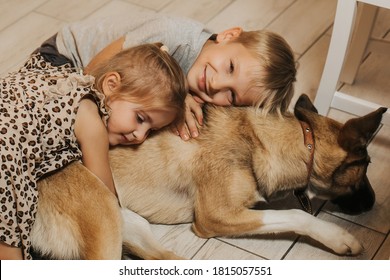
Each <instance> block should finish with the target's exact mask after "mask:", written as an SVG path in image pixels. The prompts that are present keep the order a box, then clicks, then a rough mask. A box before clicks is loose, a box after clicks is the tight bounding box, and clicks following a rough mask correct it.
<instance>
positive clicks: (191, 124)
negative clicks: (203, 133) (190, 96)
mask: <svg viewBox="0 0 390 280" xmlns="http://www.w3.org/2000/svg"><path fill="white" fill-rule="evenodd" d="M186 125H187V129H188V131H189V132H190V134H191V137H193V138H196V137H198V136H199V131H198V127H197V125H196V119H195V116H194V115H193V114H192V112H187V113H186Z"/></svg>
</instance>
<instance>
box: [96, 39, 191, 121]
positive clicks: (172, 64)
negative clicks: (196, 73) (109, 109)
mask: <svg viewBox="0 0 390 280" xmlns="http://www.w3.org/2000/svg"><path fill="white" fill-rule="evenodd" d="M161 46H162V44H161V43H155V44H143V45H139V46H136V47H131V48H128V49H125V50H122V51H121V52H119V53H117V54H116V55H114V56H113V57H112V58H111V59H109V60H108V61H107V62H104V63H101V64H100V65H98V67H97V68H96V69H94V70H92V71H91V75H92V76H94V77H95V81H96V83H95V86H96V88H97V90H99V91H100V92H102V83H103V80H104V78H105V75H106V74H107V73H109V72H117V73H118V74H119V75H120V77H121V84H120V88H119V89H118V90H116V91H115V92H114V93H112V94H111V95H110V96H109V99H110V100H115V99H121V100H126V101H129V102H132V103H136V104H141V105H142V106H143V107H144V108H145V109H152V110H153V109H159V110H161V109H163V110H166V109H168V110H172V111H173V112H174V113H176V116H177V117H176V120H181V119H183V118H184V110H185V105H184V101H185V98H186V95H187V89H186V80H185V76H184V73H183V71H182V70H181V68H180V66H179V64H178V63H177V62H176V60H175V59H174V58H173V57H171V56H170V55H169V54H168V53H167V52H166V51H165V50H162V49H161Z"/></svg>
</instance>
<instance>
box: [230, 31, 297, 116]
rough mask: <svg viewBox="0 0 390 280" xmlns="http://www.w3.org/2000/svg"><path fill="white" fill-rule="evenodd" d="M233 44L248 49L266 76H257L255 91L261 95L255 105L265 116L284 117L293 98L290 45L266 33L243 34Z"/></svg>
mask: <svg viewBox="0 0 390 280" xmlns="http://www.w3.org/2000/svg"><path fill="white" fill-rule="evenodd" d="M233 42H235V43H240V44H242V45H243V46H244V47H246V48H247V49H248V50H249V51H250V52H251V53H252V55H254V56H255V57H256V59H257V61H259V62H260V66H261V68H262V69H263V70H265V73H263V72H264V71H263V72H261V69H259V71H258V72H255V73H254V77H253V79H252V82H253V84H252V85H251V86H252V87H257V88H259V91H260V92H262V94H259V98H258V100H257V102H256V103H255V105H256V107H257V108H260V107H261V109H262V112H263V114H268V113H275V112H276V113H278V114H284V113H285V112H286V111H287V110H288V106H289V104H290V101H291V99H292V97H293V95H294V82H295V81H296V73H297V69H296V62H295V59H294V53H293V51H292V49H291V47H290V46H289V44H288V43H287V42H286V40H284V39H283V38H282V37H281V36H280V35H278V34H276V33H274V32H271V31H267V30H258V31H243V32H242V33H241V34H240V36H239V37H237V39H235V40H234V41H233Z"/></svg>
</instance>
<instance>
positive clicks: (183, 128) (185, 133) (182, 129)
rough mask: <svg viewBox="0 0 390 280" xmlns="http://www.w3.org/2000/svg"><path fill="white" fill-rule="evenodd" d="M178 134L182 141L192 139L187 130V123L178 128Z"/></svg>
mask: <svg viewBox="0 0 390 280" xmlns="http://www.w3.org/2000/svg"><path fill="white" fill-rule="evenodd" d="M177 132H178V133H179V136H180V138H181V139H183V140H184V141H187V140H189V139H190V136H189V133H188V130H187V125H186V124H185V123H182V124H180V125H179V126H177Z"/></svg>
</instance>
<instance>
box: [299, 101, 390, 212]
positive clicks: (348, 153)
mask: <svg viewBox="0 0 390 280" xmlns="http://www.w3.org/2000/svg"><path fill="white" fill-rule="evenodd" d="M386 110H387V109H386V108H379V109H377V110H376V111H374V112H372V113H370V114H368V115H365V116H363V117H360V118H353V119H350V120H349V121H347V122H346V123H345V124H344V125H342V124H340V123H338V122H336V121H334V120H332V119H329V118H326V117H323V116H319V115H318V113H317V109H316V108H315V107H314V105H313V104H312V103H311V101H310V99H309V98H308V97H307V96H306V95H302V96H301V97H300V98H299V100H298V101H297V103H296V105H295V108H294V113H295V116H296V117H297V118H298V119H299V120H302V121H305V122H307V123H309V125H310V126H311V127H312V129H313V131H314V135H315V139H320V140H318V141H317V142H318V143H316V148H315V152H314V164H313V173H312V176H311V179H310V184H309V188H310V191H311V192H312V193H314V194H315V195H316V196H318V197H321V198H324V199H330V200H331V201H332V202H333V203H335V204H336V205H338V207H339V208H340V210H341V211H342V212H344V213H347V214H360V213H362V212H364V211H368V210H370V209H371V208H372V206H373V205H374V202H375V193H374V190H373V189H372V187H371V184H370V181H369V180H368V178H367V175H366V173H367V167H368V164H369V162H370V157H369V155H368V152H367V145H368V143H369V141H370V139H371V138H372V136H373V134H374V133H375V131H376V130H377V129H378V127H379V125H380V122H381V120H382V115H383V114H384V113H385V112H386Z"/></svg>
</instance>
